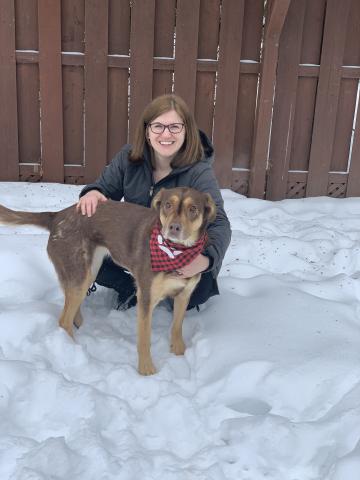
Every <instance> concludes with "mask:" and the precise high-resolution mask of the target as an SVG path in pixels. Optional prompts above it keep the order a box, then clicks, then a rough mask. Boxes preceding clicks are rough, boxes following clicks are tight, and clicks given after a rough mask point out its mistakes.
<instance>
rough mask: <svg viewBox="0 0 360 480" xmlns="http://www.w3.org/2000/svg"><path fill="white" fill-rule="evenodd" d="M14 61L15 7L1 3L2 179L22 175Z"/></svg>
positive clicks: (9, 0) (0, 131)
mask: <svg viewBox="0 0 360 480" xmlns="http://www.w3.org/2000/svg"><path fill="white" fill-rule="evenodd" d="M16 95H17V92H16V60H15V6H14V1H13V0H4V1H2V2H1V3H0V105H1V113H0V149H1V155H0V170H1V180H15V179H18V178H19V151H18V121H17V96H16Z"/></svg>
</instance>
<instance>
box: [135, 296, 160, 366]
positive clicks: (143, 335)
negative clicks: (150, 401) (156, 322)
mask: <svg viewBox="0 0 360 480" xmlns="http://www.w3.org/2000/svg"><path fill="white" fill-rule="evenodd" d="M137 299H138V306H137V316H138V342H137V348H138V356H139V364H138V371H139V373H140V374H141V375H153V374H154V373H156V369H155V367H154V364H153V361H152V359H151V353H150V343H151V321H152V312H153V306H152V305H151V303H150V301H146V299H145V298H144V296H143V295H142V293H141V291H140V289H138V291H137Z"/></svg>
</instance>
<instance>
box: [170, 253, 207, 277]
mask: <svg viewBox="0 0 360 480" xmlns="http://www.w3.org/2000/svg"><path fill="white" fill-rule="evenodd" d="M209 264H210V261H209V258H208V257H205V255H202V254H201V253H200V254H199V255H198V256H197V257H195V258H194V260H193V261H192V262H191V263H189V264H188V265H185V267H182V268H179V269H178V270H176V273H177V274H178V275H179V276H180V277H182V278H190V277H193V276H194V275H196V274H198V273H201V272H203V271H204V270H206V269H207V268H208V267H209Z"/></svg>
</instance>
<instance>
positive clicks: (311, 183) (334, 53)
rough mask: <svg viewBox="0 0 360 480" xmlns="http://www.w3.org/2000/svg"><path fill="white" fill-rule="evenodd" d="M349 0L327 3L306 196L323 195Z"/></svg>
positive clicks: (335, 110) (329, 157)
mask: <svg viewBox="0 0 360 480" xmlns="http://www.w3.org/2000/svg"><path fill="white" fill-rule="evenodd" d="M350 3H351V0H344V1H343V2H342V4H341V9H339V8H338V2H337V1H336V0H328V3H327V9H326V17H325V28H324V39H323V49H322V54H321V65H320V76H319V83H318V90H317V99H316V108H315V116H314V127H313V136H312V146H311V152H310V162H309V174H308V181H307V187H306V196H308V197H314V196H317V195H326V194H327V191H328V183H329V182H328V172H329V170H330V165H331V158H332V153H333V141H334V134H335V126H336V114H337V110H338V108H337V107H338V100H339V92H340V82H341V65H342V60H343V54H344V46H345V40H346V24H347V21H348V16H349V11H350Z"/></svg>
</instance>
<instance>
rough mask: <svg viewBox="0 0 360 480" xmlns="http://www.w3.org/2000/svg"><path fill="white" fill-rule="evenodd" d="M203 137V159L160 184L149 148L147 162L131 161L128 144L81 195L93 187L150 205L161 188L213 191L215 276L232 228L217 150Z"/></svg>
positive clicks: (211, 231) (210, 253)
mask: <svg viewBox="0 0 360 480" xmlns="http://www.w3.org/2000/svg"><path fill="white" fill-rule="evenodd" d="M200 136H201V141H202V145H203V148H204V157H203V159H202V160H201V161H200V162H198V163H195V164H192V165H186V166H184V167H180V168H175V169H173V170H172V172H171V173H170V174H169V175H168V176H167V177H165V178H163V179H162V180H160V181H159V182H157V183H154V179H153V174H152V166H151V160H150V158H151V157H150V151H149V149H148V147H146V149H145V151H144V161H143V162H136V163H134V162H131V161H130V160H129V152H130V150H131V145H125V146H124V147H123V148H122V149H121V150H120V152H119V153H118V154H117V155H116V156H115V157H114V158H113V160H112V161H111V163H110V164H109V165H108V166H107V167H106V168H105V169H104V171H103V172H102V174H101V175H100V177H99V178H98V179H97V180H96V181H95V182H94V183H91V184H89V185H87V186H86V187H85V188H84V189H83V190H82V191H81V194H80V196H83V195H85V193H87V192H89V191H90V190H99V191H100V192H101V193H102V194H103V195H105V196H106V197H107V198H111V199H112V200H121V199H124V200H125V201H126V202H131V203H137V204H139V205H143V206H145V207H150V204H151V200H152V198H153V197H154V195H156V193H157V192H158V191H159V190H160V189H161V188H174V187H191V188H195V189H197V190H200V191H202V192H208V193H210V195H211V196H212V198H213V200H214V201H215V203H216V207H217V215H216V219H215V221H214V222H213V223H212V224H211V225H209V227H208V230H207V232H208V236H209V244H208V246H207V248H206V250H205V252H204V254H205V255H206V256H208V257H209V259H210V267H209V270H211V272H212V274H213V276H214V278H216V277H217V275H218V273H219V270H220V267H221V263H222V261H223V258H224V255H225V252H226V249H227V248H228V246H229V243H230V238H231V229H230V223H229V220H228V218H227V216H226V213H225V211H224V202H223V199H222V197H221V193H220V190H219V187H218V183H217V181H216V178H215V175H214V172H213V169H212V166H211V164H212V163H213V160H214V155H213V153H214V150H213V147H212V145H211V143H210V140H209V139H208V138H207V136H206V135H205V134H204V133H203V132H200Z"/></svg>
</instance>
